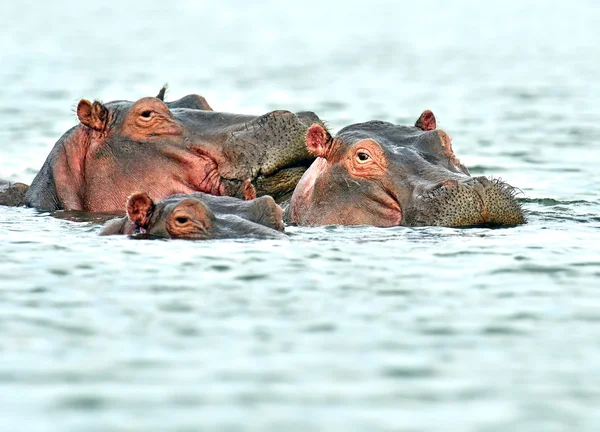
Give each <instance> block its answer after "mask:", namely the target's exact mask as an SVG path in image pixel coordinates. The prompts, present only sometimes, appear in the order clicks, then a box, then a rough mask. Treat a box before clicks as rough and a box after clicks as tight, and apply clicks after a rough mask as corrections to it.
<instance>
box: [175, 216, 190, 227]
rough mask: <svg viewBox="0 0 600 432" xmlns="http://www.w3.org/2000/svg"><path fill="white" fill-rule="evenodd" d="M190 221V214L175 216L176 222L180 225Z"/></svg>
mask: <svg viewBox="0 0 600 432" xmlns="http://www.w3.org/2000/svg"><path fill="white" fill-rule="evenodd" d="M189 221H190V218H189V217H188V216H177V217H176V218H175V222H177V223H178V224H179V225H185V224H186V223H188V222H189Z"/></svg>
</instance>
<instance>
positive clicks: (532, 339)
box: [0, 0, 600, 432]
mask: <svg viewBox="0 0 600 432" xmlns="http://www.w3.org/2000/svg"><path fill="white" fill-rule="evenodd" d="M0 16H2V18H3V19H2V26H1V27H0V178H5V179H10V180H13V181H23V182H25V183H30V182H31V180H32V179H33V177H34V176H35V174H36V172H37V171H38V170H39V168H40V167H41V166H42V164H43V162H44V160H45V158H46V156H47V154H48V152H49V151H50V149H51V148H52V146H53V144H54V143H55V142H56V140H57V139H58V138H59V137H60V136H61V135H62V133H63V132H64V131H66V130H67V129H68V128H70V127H71V126H73V125H74V124H76V121H77V120H76V116H75V114H74V112H73V109H74V107H75V106H76V104H77V102H78V100H79V99H80V98H87V99H100V100H104V101H109V100H113V99H129V100H136V99H138V98H140V97H144V96H153V95H155V94H156V93H157V92H158V90H159V88H160V87H161V85H162V84H163V83H165V82H168V83H169V84H170V91H169V93H168V99H170V100H173V99H176V98H179V97H181V96H184V95H186V94H188V93H199V94H202V95H203V96H205V97H206V98H207V100H208V101H209V103H210V104H211V105H212V107H213V108H214V109H215V110H218V111H233V112H242V113H253V114H262V113H265V112H268V111H270V110H274V109H289V110H292V111H294V110H313V111H315V112H316V113H318V114H319V115H320V116H321V118H323V119H326V120H328V122H329V126H330V127H331V129H332V130H333V131H337V130H339V129H340V128H342V127H344V126H346V125H347V124H350V123H355V122H360V121H366V120H371V119H379V120H387V121H392V122H396V123H401V124H411V123H413V122H414V120H415V119H416V118H417V117H418V115H419V114H420V113H421V112H422V111H423V110H424V109H431V110H433V111H434V112H435V113H436V115H437V118H438V124H439V126H440V127H441V128H443V129H444V130H446V131H447V132H448V133H449V134H450V135H451V136H452V137H453V138H454V141H453V145H454V149H455V151H456V153H457V155H458V157H460V158H461V161H462V162H463V163H465V164H466V165H467V166H468V167H469V168H470V169H471V172H472V173H473V174H477V175H482V174H485V175H493V176H496V177H501V178H502V179H504V180H506V181H507V182H508V183H510V184H512V185H514V186H517V187H519V188H520V189H521V190H522V194H521V195H520V196H519V199H520V201H521V203H522V204H523V207H524V208H525V210H526V211H527V214H528V218H529V223H528V224H527V225H524V226H521V227H517V228H511V229H498V230H491V229H462V230H461V229H449V228H418V229H410V228H392V229H377V228H367V227H348V228H342V227H323V228H290V229H288V233H289V234H290V239H289V240H287V241H273V240H269V241H257V240H252V241H248V240H246V241H208V242H185V241H134V240H130V239H127V238H98V237H97V236H96V233H97V231H98V226H97V225H95V224H93V223H85V222H72V221H68V220H63V219H60V218H55V217H52V216H49V215H48V214H46V213H39V212H36V211H34V210H32V209H24V208H6V207H0V431H10V432H12V431H27V432H36V431H86V432H91V431H166V430H170V431H198V430H202V431H283V430H286V431H309V430H311V431H317V430H319V431H321V430H323V431H482V432H483V431H486V432H487V431H508V430H510V431H597V430H599V429H600V410H598V406H599V405H600V372H599V371H600V370H599V367H598V365H599V364H600V293H599V287H600V282H599V281H600V246H599V245H600V195H599V186H598V185H599V184H600V170H599V169H598V166H599V165H600V156H599V150H600V126H599V120H600V103H599V102H598V101H599V100H600V80H599V77H600V50H598V40H599V30H598V23H599V22H600V3H598V2H597V1H593V0H589V1H586V0H574V1H571V2H550V1H541V0H540V1H534V0H526V1H517V0H507V1H490V2H479V1H472V0H454V1H451V2H447V1H442V0H432V1H428V2H409V1H400V2H395V1H383V0H371V1H370V2H360V3H359V2H347V1H316V0H305V1H303V2H282V1H270V0H267V1H262V2H241V1H239V2H238V1H233V0H221V1H219V2H215V1H210V2H209V1H192V0H189V1H177V0H174V1H171V2H161V1H155V0H147V1H144V2H117V1H112V0H108V1H102V2H80V1H75V0H61V1H60V2H38V1H35V2H34V1H21V2H3V3H2V4H1V5H0Z"/></svg>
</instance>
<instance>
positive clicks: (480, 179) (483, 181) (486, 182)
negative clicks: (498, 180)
mask: <svg viewBox="0 0 600 432" xmlns="http://www.w3.org/2000/svg"><path fill="white" fill-rule="evenodd" d="M475 180H477V181H478V182H479V183H481V185H482V186H483V187H485V188H488V187H490V186H492V182H490V181H489V179H488V178H487V177H483V176H482V177H475Z"/></svg>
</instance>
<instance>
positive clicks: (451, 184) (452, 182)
mask: <svg viewBox="0 0 600 432" xmlns="http://www.w3.org/2000/svg"><path fill="white" fill-rule="evenodd" d="M456 186H458V180H446V181H445V182H442V184H440V185H439V186H438V187H456Z"/></svg>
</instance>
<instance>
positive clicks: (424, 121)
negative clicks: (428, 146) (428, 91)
mask: <svg viewBox="0 0 600 432" xmlns="http://www.w3.org/2000/svg"><path fill="white" fill-rule="evenodd" d="M415 127H418V128H419V129H421V130H424V131H430V130H434V129H435V128H436V127H437V122H436V120H435V116H434V115H433V112H431V111H430V110H425V111H423V113H422V114H421V116H420V117H419V118H418V119H417V121H416V123H415Z"/></svg>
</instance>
